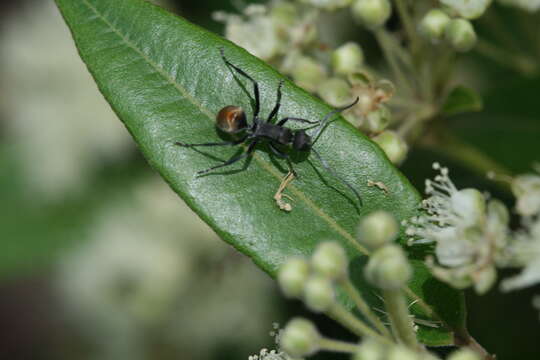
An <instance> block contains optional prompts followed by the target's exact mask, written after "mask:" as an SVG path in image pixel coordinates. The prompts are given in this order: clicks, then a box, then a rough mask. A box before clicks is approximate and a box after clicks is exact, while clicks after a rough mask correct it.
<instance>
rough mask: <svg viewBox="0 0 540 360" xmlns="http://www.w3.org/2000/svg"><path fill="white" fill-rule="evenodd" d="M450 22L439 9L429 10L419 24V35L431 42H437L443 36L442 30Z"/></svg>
mask: <svg viewBox="0 0 540 360" xmlns="http://www.w3.org/2000/svg"><path fill="white" fill-rule="evenodd" d="M449 22H450V17H449V16H448V15H446V13H445V12H444V11H442V10H440V9H432V10H430V11H429V12H428V13H427V14H426V15H425V16H424V18H423V19H422V22H421V23H420V27H419V30H420V33H421V34H422V35H424V36H425V37H426V38H428V39H429V40H431V41H432V42H438V41H439V40H440V39H441V38H442V36H443V35H444V29H445V28H446V26H447V25H448V23H449Z"/></svg>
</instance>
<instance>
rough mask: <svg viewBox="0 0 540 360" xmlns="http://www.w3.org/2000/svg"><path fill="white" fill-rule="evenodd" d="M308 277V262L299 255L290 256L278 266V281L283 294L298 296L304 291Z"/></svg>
mask: <svg viewBox="0 0 540 360" xmlns="http://www.w3.org/2000/svg"><path fill="white" fill-rule="evenodd" d="M308 277H309V264H308V262H307V261H306V260H305V259H303V258H300V257H297V258H291V259H289V260H287V262H286V263H284V264H283V265H281V267H280V268H279V272H278V283H279V286H280V287H281V291H283V293H284V294H285V296H287V297H293V298H298V297H300V296H301V295H302V293H303V291H304V286H305V283H306V281H307V279H308Z"/></svg>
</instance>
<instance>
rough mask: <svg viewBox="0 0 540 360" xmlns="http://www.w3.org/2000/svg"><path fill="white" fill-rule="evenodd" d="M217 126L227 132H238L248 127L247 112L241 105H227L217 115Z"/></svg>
mask: <svg viewBox="0 0 540 360" xmlns="http://www.w3.org/2000/svg"><path fill="white" fill-rule="evenodd" d="M216 126H217V127H218V129H220V130H221V131H223V132H225V133H227V134H234V133H237V132H239V131H240V130H243V129H245V128H247V120H246V113H245V112H244V110H243V109H242V108H241V107H240V106H234V105H228V106H225V107H224V108H223V109H221V110H220V111H219V113H218V114H217V116H216Z"/></svg>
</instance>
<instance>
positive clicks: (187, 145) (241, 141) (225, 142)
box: [174, 138, 246, 147]
mask: <svg viewBox="0 0 540 360" xmlns="http://www.w3.org/2000/svg"><path fill="white" fill-rule="evenodd" d="M245 140H246V139H245V138H243V139H240V140H236V141H223V142H210V143H201V144H187V143H183V142H179V141H177V142H175V143H174V144H175V145H178V146H182V147H196V146H226V145H231V146H232V145H238V144H241V143H243V142H244V141H245Z"/></svg>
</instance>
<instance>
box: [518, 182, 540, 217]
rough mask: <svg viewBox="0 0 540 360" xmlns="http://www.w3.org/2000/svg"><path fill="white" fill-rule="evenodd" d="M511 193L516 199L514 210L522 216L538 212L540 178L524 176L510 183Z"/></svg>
mask: <svg viewBox="0 0 540 360" xmlns="http://www.w3.org/2000/svg"><path fill="white" fill-rule="evenodd" d="M512 192H513V193H514V196H515V197H516V198H517V204H516V210H517V212H518V213H519V214H520V215H522V216H531V215H534V214H536V213H538V212H540V176H538V175H534V174H524V175H520V176H517V177H516V178H515V179H514V180H513V181H512Z"/></svg>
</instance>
